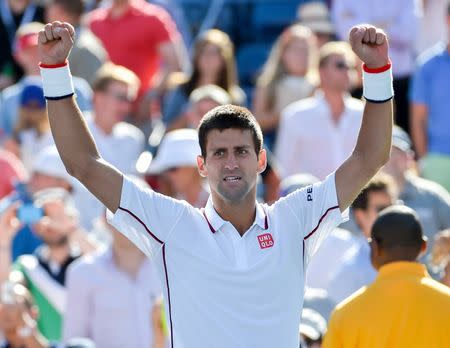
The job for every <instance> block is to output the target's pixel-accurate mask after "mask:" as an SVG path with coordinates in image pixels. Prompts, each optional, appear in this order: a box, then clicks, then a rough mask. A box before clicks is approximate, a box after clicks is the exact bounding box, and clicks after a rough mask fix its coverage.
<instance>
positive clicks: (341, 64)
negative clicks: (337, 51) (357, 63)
mask: <svg viewBox="0 0 450 348" xmlns="http://www.w3.org/2000/svg"><path fill="white" fill-rule="evenodd" d="M334 67H335V68H336V69H338V70H349V69H350V68H351V67H350V66H348V64H347V63H346V62H343V61H340V62H335V63H334Z"/></svg>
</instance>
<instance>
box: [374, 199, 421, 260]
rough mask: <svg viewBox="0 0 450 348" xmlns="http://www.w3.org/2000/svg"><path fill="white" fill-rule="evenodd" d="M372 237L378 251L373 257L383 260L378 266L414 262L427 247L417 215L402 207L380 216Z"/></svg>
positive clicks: (395, 206)
mask: <svg viewBox="0 0 450 348" xmlns="http://www.w3.org/2000/svg"><path fill="white" fill-rule="evenodd" d="M371 237H372V240H373V243H374V244H376V249H377V250H376V251H375V253H374V255H373V257H375V258H377V257H379V258H381V259H379V260H378V262H375V263H377V264H379V263H383V264H384V263H387V262H393V261H414V260H415V259H416V258H417V257H418V256H419V254H420V252H421V251H423V250H424V248H425V245H426V244H425V239H424V237H423V231H422V226H421V224H420V222H419V219H418V216H417V213H416V212H415V211H414V210H412V209H411V208H408V207H406V206H401V205H394V206H391V207H389V208H386V209H384V210H383V211H382V212H381V213H380V214H379V216H378V218H377V219H376V220H375V223H374V224H373V227H372V232H371Z"/></svg>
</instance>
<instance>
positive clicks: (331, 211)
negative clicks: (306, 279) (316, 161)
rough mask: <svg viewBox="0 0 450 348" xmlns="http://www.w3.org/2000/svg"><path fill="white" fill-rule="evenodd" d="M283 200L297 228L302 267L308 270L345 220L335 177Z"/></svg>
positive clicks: (329, 176)
mask: <svg viewBox="0 0 450 348" xmlns="http://www.w3.org/2000/svg"><path fill="white" fill-rule="evenodd" d="M286 200H287V203H288V204H289V205H290V207H291V210H292V211H293V212H294V214H296V216H297V220H298V221H299V224H300V231H301V233H302V234H303V241H304V243H303V248H304V250H303V255H304V264H305V266H307V265H308V263H309V260H310V259H311V257H312V256H313V255H314V253H315V252H316V251H317V249H318V248H319V246H320V245H321V244H322V242H323V240H324V239H325V238H326V237H327V236H328V235H329V234H330V232H331V231H332V230H333V229H335V228H336V227H337V226H339V225H340V224H341V223H342V222H344V221H347V220H348V211H349V210H348V208H347V209H346V210H345V211H344V212H341V211H340V208H339V204H338V198H337V192H336V183H335V173H332V174H330V175H328V176H327V177H326V178H325V180H324V181H322V182H318V183H316V184H314V185H311V186H308V187H305V188H303V189H301V190H297V191H295V192H293V193H291V194H290V195H288V196H287V197H286Z"/></svg>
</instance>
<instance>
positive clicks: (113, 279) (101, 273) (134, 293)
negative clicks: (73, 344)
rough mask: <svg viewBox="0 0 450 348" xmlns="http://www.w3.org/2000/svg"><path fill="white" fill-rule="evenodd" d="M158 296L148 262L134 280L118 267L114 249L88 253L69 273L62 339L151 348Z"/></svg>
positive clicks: (106, 347)
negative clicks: (83, 339)
mask: <svg viewBox="0 0 450 348" xmlns="http://www.w3.org/2000/svg"><path fill="white" fill-rule="evenodd" d="M160 296H161V287H160V282H159V279H158V277H157V276H156V270H155V268H154V266H153V265H152V264H151V262H150V261H149V260H145V261H144V263H143V264H142V266H141V268H140V269H139V272H138V273H137V276H136V278H135V279H132V278H131V277H130V276H128V275H127V274H126V273H125V272H122V271H120V270H119V269H118V268H117V267H116V265H115V263H114V260H113V254H112V251H111V249H107V250H106V251H104V252H103V253H100V254H97V255H93V256H87V257H84V258H82V259H80V260H78V261H77V262H76V263H74V264H73V265H72V267H70V268H69V270H68V274H67V307H66V315H65V319H64V329H63V336H64V341H65V342H67V340H69V339H70V338H73V337H87V338H90V339H91V340H93V341H94V342H95V343H96V347H97V348H123V347H127V348H143V347H149V348H150V347H152V342H153V332H152V322H151V313H152V308H153V306H154V304H155V301H156V300H157V299H158V298H159V297H160Z"/></svg>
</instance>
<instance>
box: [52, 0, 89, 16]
mask: <svg viewBox="0 0 450 348" xmlns="http://www.w3.org/2000/svg"><path fill="white" fill-rule="evenodd" d="M84 2H85V1H84V0H50V1H49V2H48V4H49V5H59V6H61V7H62V8H63V9H64V11H66V12H67V13H70V14H71V15H74V16H77V17H81V15H82V14H83V13H84V9H85V6H84Z"/></svg>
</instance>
